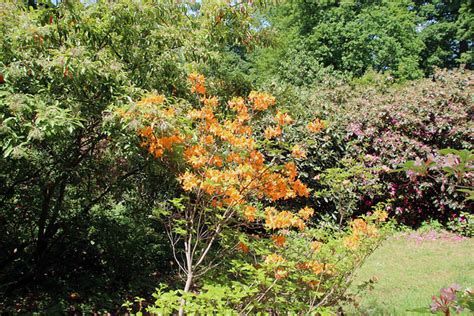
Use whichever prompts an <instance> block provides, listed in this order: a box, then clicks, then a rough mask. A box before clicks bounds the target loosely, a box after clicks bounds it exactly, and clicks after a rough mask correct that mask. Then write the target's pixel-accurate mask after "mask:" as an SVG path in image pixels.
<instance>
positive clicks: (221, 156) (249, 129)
mask: <svg viewBox="0 0 474 316" xmlns="http://www.w3.org/2000/svg"><path fill="white" fill-rule="evenodd" d="M188 80H189V83H190V90H191V92H192V93H194V95H195V97H196V99H195V101H197V102H196V103H194V104H189V103H187V102H183V101H177V100H176V101H175V100H173V101H171V100H168V99H167V98H165V97H164V96H162V95H151V96H148V97H145V98H143V99H142V100H140V101H138V102H137V103H136V105H135V106H134V107H132V108H130V109H128V110H127V111H123V110H122V111H121V112H120V113H119V114H120V115H121V116H122V117H123V118H124V119H126V120H128V121H129V122H130V125H132V126H135V128H136V131H137V134H138V136H139V138H140V140H141V141H140V146H141V147H143V148H145V149H146V150H147V151H148V152H149V153H150V154H151V155H153V156H154V157H155V158H156V159H157V163H161V164H163V165H165V166H168V167H169V170H173V172H175V173H176V179H177V181H178V182H179V183H180V185H181V188H182V190H183V191H182V194H183V195H182V199H181V200H179V202H176V200H175V204H174V205H173V206H172V208H173V210H172V213H171V214H172V215H171V216H169V217H168V218H167V219H166V220H167V221H168V227H169V237H170V239H171V243H172V245H173V246H174V247H176V249H175V253H178V252H183V251H184V257H185V258H186V259H185V260H184V261H181V260H179V259H178V257H177V256H176V260H177V261H178V265H179V267H180V269H181V271H182V272H184V273H185V275H187V276H188V277H189V279H187V285H186V287H185V291H187V290H189V289H190V287H192V285H193V283H194V280H193V277H194V276H195V275H196V274H198V273H202V271H203V270H205V269H206V265H205V263H206V262H207V255H208V253H209V250H210V249H211V248H212V247H216V246H217V245H216V243H215V241H216V239H219V236H220V234H221V232H222V230H224V229H225V228H226V227H227V225H229V224H230V223H233V224H234V225H235V223H236V222H239V221H240V222H241V223H242V224H243V225H244V224H245V225H250V224H251V225H257V226H261V227H264V228H266V229H267V230H279V229H297V230H299V231H303V230H304V229H305V228H306V221H308V220H309V219H310V217H311V216H312V215H313V214H314V210H313V209H311V208H308V207H306V208H303V209H301V210H300V211H299V212H293V211H291V210H279V209H277V208H276V207H272V206H268V207H266V208H263V207H262V206H261V202H262V201H263V202H264V203H265V204H267V205H268V204H270V203H273V202H276V201H280V200H288V199H293V198H296V197H308V196H309V194H310V190H309V189H308V187H307V186H306V185H305V184H304V183H303V182H301V181H300V180H299V179H298V171H297V167H296V165H295V163H294V162H293V161H286V162H284V161H282V162H280V161H275V159H274V160H272V161H268V160H267V159H266V158H265V156H264V153H263V151H262V148H263V147H262V146H263V145H262V144H261V143H259V141H257V139H260V137H259V134H258V133H260V131H256V130H254V124H253V123H254V121H255V120H256V118H255V117H256V114H258V113H261V112H263V111H272V110H273V108H274V107H275V104H276V100H275V98H274V97H273V96H271V95H269V94H267V93H264V92H255V91H252V92H251V93H250V94H249V96H248V97H247V98H243V97H235V98H233V99H231V100H229V101H228V102H222V101H221V100H219V98H218V97H217V96H211V95H208V94H207V89H206V85H205V78H204V76H203V75H200V74H195V73H192V74H190V75H189V77H188ZM273 122H274V125H273V126H271V127H269V128H268V129H266V130H265V131H264V132H263V134H264V136H265V137H266V138H275V137H279V136H281V135H282V133H283V127H286V128H287V127H288V126H291V124H293V123H294V120H293V119H292V118H291V116H290V115H289V114H287V113H284V112H281V111H276V113H275V114H274V116H273ZM292 154H293V156H294V158H296V159H302V158H304V157H305V151H304V149H303V148H302V146H300V145H294V146H293V148H292ZM275 236H276V237H274V238H272V239H273V241H274V243H275V245H277V246H279V247H283V246H284V244H285V237H284V236H283V235H275ZM180 243H184V249H182V248H178V246H177V245H179V244H180ZM248 247H249V246H248V245H247V244H246V243H243V242H239V243H238V245H237V249H238V250H240V251H241V252H242V253H247V252H249V248H248ZM275 258H276V257H272V256H266V259H264V262H265V263H269V262H274V261H275V260H276V259H275ZM262 259H263V258H262ZM277 261H278V260H277ZM275 262H276V261H275ZM275 275H276V276H278V278H280V279H281V278H284V277H285V272H284V271H279V272H278V273H276V274H275Z"/></svg>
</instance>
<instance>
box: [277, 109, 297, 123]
mask: <svg viewBox="0 0 474 316" xmlns="http://www.w3.org/2000/svg"><path fill="white" fill-rule="evenodd" d="M275 121H276V122H277V123H278V124H279V125H281V126H284V125H289V124H293V122H294V120H293V119H292V118H291V116H289V115H288V114H286V113H282V112H280V111H277V113H276V115H275Z"/></svg>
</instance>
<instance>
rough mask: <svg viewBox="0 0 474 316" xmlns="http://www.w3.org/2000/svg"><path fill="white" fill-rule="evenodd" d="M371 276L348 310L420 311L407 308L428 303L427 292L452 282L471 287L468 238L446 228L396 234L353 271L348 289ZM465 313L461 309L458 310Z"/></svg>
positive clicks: (473, 266)
mask: <svg viewBox="0 0 474 316" xmlns="http://www.w3.org/2000/svg"><path fill="white" fill-rule="evenodd" d="M371 278H373V279H375V280H376V281H375V282H374V284H373V288H372V289H368V290H366V291H365V292H364V293H361V294H360V300H359V303H360V307H359V309H358V310H355V309H354V308H347V310H346V312H347V314H349V315H421V314H417V313H410V312H407V309H413V308H418V307H424V306H428V305H429V304H430V302H431V296H432V295H438V294H439V290H440V289H441V288H442V287H446V286H449V285H451V284H453V283H458V284H460V285H461V286H462V287H463V288H466V287H474V239H472V238H471V239H467V238H460V237H457V236H454V235H451V234H448V233H435V232H429V233H424V234H419V233H405V234H398V235H396V236H394V237H392V238H391V239H389V240H387V241H385V243H384V244H383V245H382V246H381V247H380V248H379V249H377V251H375V252H374V253H373V254H372V256H371V257H369V258H368V260H367V261H366V262H365V264H364V265H363V266H362V268H361V269H360V271H358V273H357V275H356V276H355V279H354V282H353V285H352V287H351V292H353V293H354V292H355V291H357V286H358V285H360V284H361V283H363V282H365V281H367V280H369V279H371ZM464 314H465V315H469V313H463V315H464Z"/></svg>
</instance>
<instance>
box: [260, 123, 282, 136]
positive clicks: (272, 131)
mask: <svg viewBox="0 0 474 316" xmlns="http://www.w3.org/2000/svg"><path fill="white" fill-rule="evenodd" d="M281 133H282V130H281V126H275V127H273V126H269V127H267V128H266V129H265V131H264V135H265V138H266V139H272V138H275V137H278V136H281Z"/></svg>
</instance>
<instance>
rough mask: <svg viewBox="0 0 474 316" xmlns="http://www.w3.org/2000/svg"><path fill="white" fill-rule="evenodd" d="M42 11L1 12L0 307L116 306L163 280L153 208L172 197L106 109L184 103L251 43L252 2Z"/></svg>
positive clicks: (163, 177)
mask: <svg viewBox="0 0 474 316" xmlns="http://www.w3.org/2000/svg"><path fill="white" fill-rule="evenodd" d="M33 2H34V1H33ZM36 7H37V9H36V10H33V9H30V10H27V9H25V8H24V7H23V6H22V3H21V2H19V3H18V4H15V3H14V2H6V3H2V4H0V16H1V22H0V29H1V34H2V36H1V37H0V47H1V49H0V134H1V137H0V155H1V159H0V170H1V171H0V183H1V185H0V209H1V211H0V230H1V231H2V232H3V238H2V240H1V241H0V254H1V256H0V257H1V259H0V293H1V297H2V301H1V302H0V303H1V304H2V305H1V307H0V310H2V311H3V310H4V309H5V310H7V311H9V312H34V311H39V310H41V311H47V310H48V308H58V309H60V310H62V311H64V310H66V309H68V308H69V306H72V307H74V308H76V311H77V310H78V308H79V310H83V311H87V310H92V309H94V308H99V309H100V310H101V311H104V310H108V311H111V310H114V309H116V307H117V306H116V304H117V302H120V301H122V299H123V296H124V295H126V293H127V291H129V290H130V291H133V292H134V293H137V294H140V293H142V291H143V292H145V293H146V292H150V289H151V288H153V286H154V285H153V281H150V280H155V279H160V280H163V279H167V278H168V277H169V274H170V273H169V271H170V269H171V268H170V267H169V262H170V261H172V260H171V258H172V254H171V251H170V250H169V249H168V246H167V244H166V243H163V241H164V240H166V235H165V234H164V233H163V227H162V223H161V222H160V221H159V220H157V219H156V218H153V216H152V212H153V209H155V208H156V207H157V205H159V203H160V201H163V200H166V199H167V198H168V196H169V195H170V192H173V191H174V189H175V188H176V183H174V182H173V180H174V179H172V178H170V177H169V175H168V174H167V171H166V170H165V169H163V168H160V167H159V166H156V165H155V164H154V163H153V161H152V159H150V157H148V156H147V155H146V154H145V153H143V152H142V151H141V150H139V148H138V147H137V146H136V145H137V144H136V141H137V140H136V138H135V137H134V135H130V134H129V133H128V131H127V130H124V129H122V128H121V127H120V126H118V125H117V124H116V122H115V121H113V120H112V116H111V112H112V111H114V109H115V108H116V107H120V106H123V105H124V104H128V103H129V102H130V100H131V99H136V98H139V97H140V96H141V95H143V94H144V93H145V91H148V90H153V89H157V90H160V91H167V92H168V93H170V94H174V95H177V96H185V95H187V94H188V91H187V86H186V84H185V83H186V73H187V70H188V69H189V68H194V67H195V68H200V67H203V68H206V67H207V68H206V69H209V71H210V72H211V70H212V69H213V68H218V62H219V60H221V59H224V60H227V59H229V57H228V56H230V55H229V54H230V53H229V52H231V51H232V49H233V47H234V46H239V47H251V46H252V45H253V43H254V42H253V41H252V40H250V39H249V38H248V37H249V36H253V35H252V34H256V33H257V30H256V27H255V25H256V24H255V23H253V18H252V14H251V13H252V10H253V7H250V6H249V5H247V4H242V5H241V6H230V5H229V4H227V3H224V2H221V1H206V4H205V5H202V6H201V5H199V4H194V5H191V4H187V3H182V4H179V3H178V4H176V3H165V2H155V1H145V2H136V1H126V0H124V1H117V2H106V1H98V2H97V3H94V4H90V5H89V4H88V5H86V4H84V3H82V2H81V1H63V2H61V3H60V5H59V6H57V7H56V6H53V5H51V4H47V5H46V4H45V5H43V4H41V5H37V6H36ZM247 9H248V10H247ZM216 14H217V16H216ZM221 15H222V16H221ZM218 16H219V17H220V18H219V19H220V20H219V21H217V20H216V19H217V17H218ZM255 38H258V36H255ZM244 41H245V43H246V44H245V45H247V46H245V45H244ZM243 55H244V54H242V56H243ZM232 56H235V54H234V55H232ZM240 56H241V55H239V58H240ZM232 64H238V60H235V58H234V59H233V60H231V61H227V62H226V65H227V67H231V66H230V65H232ZM210 65H212V67H211V66H210ZM208 66H209V67H208ZM237 72H238V69H235V71H234V73H237ZM212 74H214V75H215V77H216V82H219V81H220V80H222V81H229V82H230V81H231V80H227V78H222V77H219V76H222V75H224V74H223V73H217V72H212ZM236 76H237V75H236ZM219 79H220V80H219ZM234 81H235V80H234ZM242 85H243V86H245V87H246V85H245V84H244V83H242ZM213 88H214V89H216V90H219V91H224V92H223V94H224V95H226V94H232V93H234V91H235V90H232V89H233V86H226V87H223V86H220V85H216V86H214V87H213ZM239 89H240V88H239ZM242 89H243V88H242ZM157 188H159V189H157ZM117 258H121V259H117ZM131 258H134V259H133V260H131ZM160 271H161V272H160ZM68 293H78V294H79V295H78V296H77V295H75V297H76V298H77V297H80V298H78V299H74V300H71V299H69V298H68V297H69V294H68Z"/></svg>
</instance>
